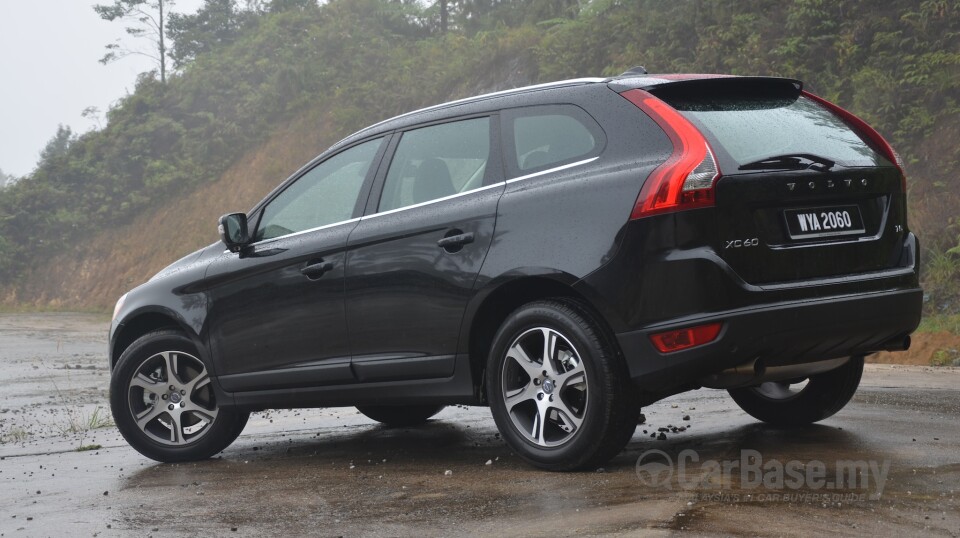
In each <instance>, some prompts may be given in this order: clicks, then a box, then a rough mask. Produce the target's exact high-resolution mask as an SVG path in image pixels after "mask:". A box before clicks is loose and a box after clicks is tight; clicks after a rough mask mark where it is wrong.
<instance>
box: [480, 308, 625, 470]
mask: <svg viewBox="0 0 960 538" xmlns="http://www.w3.org/2000/svg"><path fill="white" fill-rule="evenodd" d="M602 327H603V325H602V322H601V321H600V320H599V319H597V318H596V317H595V316H594V315H592V314H591V312H590V311H589V310H588V309H587V308H585V307H584V306H583V305H581V304H580V303H577V302H574V301H571V300H566V299H551V300H543V301H536V302H532V303H528V304H526V305H524V306H522V307H520V308H519V309H517V310H516V311H514V312H513V313H512V314H510V315H509V316H508V317H507V318H506V319H505V320H504V321H503V323H502V324H501V326H500V329H499V330H498V331H497V334H496V336H495V337H494V340H493V345H492V346H491V351H490V356H489V358H488V362H487V370H486V386H487V399H488V400H489V402H490V409H491V412H492V413H493V418H494V420H495V421H496V423H497V428H498V429H499V430H500V433H501V435H502V436H503V438H504V440H505V441H506V442H507V444H508V445H509V446H510V447H511V448H512V449H513V450H514V451H515V452H516V453H517V454H518V455H520V456H521V457H522V458H523V459H525V460H526V461H528V462H530V463H531V464H533V465H535V466H537V467H540V468H542V469H547V470H551V471H570V470H578V469H589V470H592V469H596V468H597V467H598V466H600V465H602V464H604V463H606V462H607V461H608V460H610V459H611V458H613V457H614V456H616V455H617V454H618V453H619V452H620V451H621V450H623V447H624V446H626V444H627V442H628V441H629V440H630V438H631V437H632V436H633V432H634V430H635V429H636V427H637V417H638V414H639V406H638V401H637V397H636V390H635V389H634V387H633V385H632V383H630V381H629V379H630V377H629V375H628V373H627V370H626V366H625V364H624V362H623V360H622V359H621V357H620V356H619V354H618V353H617V351H616V349H617V348H616V347H615V346H614V345H613V344H612V342H611V339H610V337H609V336H608V335H607V333H606V332H605V331H604V330H603V328H602ZM537 331H539V336H538V332H537ZM548 339H551V341H553V342H554V344H553V345H552V347H551V345H550V344H548V343H547V342H548ZM541 341H542V344H539V345H540V346H541V349H540V352H539V361H538V360H537V357H535V356H534V355H536V354H537V352H536V349H537V346H538V343H539V342H541ZM547 349H552V351H551V352H550V356H551V357H552V359H553V360H552V361H551V363H550V365H549V366H548V367H545V366H544V361H543V356H544V355H545V354H546V353H547V351H546V350H547ZM526 350H529V353H528V352H527V351H526ZM543 372H547V373H546V374H544V373H543ZM581 374H583V375H581ZM531 376H536V377H531ZM552 397H555V398H552ZM508 400H509V403H508ZM508 405H509V406H510V408H509V410H508ZM531 406H532V407H531ZM541 417H543V418H541ZM577 421H579V423H577ZM528 426H529V427H530V428H529V430H528V429H527V427H528Z"/></svg>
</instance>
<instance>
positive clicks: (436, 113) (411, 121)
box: [325, 72, 766, 153]
mask: <svg viewBox="0 0 960 538" xmlns="http://www.w3.org/2000/svg"><path fill="white" fill-rule="evenodd" d="M718 78H754V77H738V76H735V75H721V74H636V73H633V72H627V73H624V74H623V75H621V76H617V77H606V78H602V77H587V78H575V79H568V80H559V81H556V82H547V83H544V84H534V85H531V86H523V87H519V88H512V89H508V90H502V91H496V92H492V93H485V94H482V95H476V96H472V97H466V98H464V99H457V100H455V101H449V102H446V103H440V104H437V105H432V106H428V107H425V108H421V109H417V110H413V111H411V112H406V113H404V114H400V115H399V116H394V117H392V118H388V119H386V120H383V121H381V122H378V123H375V124H373V125H371V126H369V127H365V128H363V129H361V130H359V131H357V132H355V133H353V134H351V135H350V136H347V137H346V138H344V139H343V140H341V141H339V142H337V143H336V144H334V145H333V146H332V147H331V148H330V149H331V150H335V149H339V148H340V147H343V146H345V145H348V144H351V143H353V142H355V141H358V140H361V139H364V138H367V137H369V136H376V135H380V134H384V133H387V132H390V131H392V130H395V129H402V128H405V127H408V126H410V125H415V124H417V123H421V122H425V121H433V120H435V119H441V118H442V117H443V116H445V114H442V113H443V111H447V110H449V109H452V108H456V107H465V108H466V109H471V110H470V111H468V110H466V109H465V110H464V113H465V114H469V113H472V112H480V108H479V107H470V106H469V105H476V104H479V103H483V102H485V101H489V100H493V99H500V98H509V97H515V96H521V95H523V94H529V93H535V92H540V91H544V90H553V89H561V88H571V87H578V86H581V87H582V86H590V85H600V84H603V85H607V86H609V87H610V88H611V89H613V90H615V91H618V92H621V91H625V90H627V89H632V88H643V89H651V88H655V87H657V86H663V85H667V84H673V83H678V82H690V81H696V80H703V79H718ZM756 78H766V77H756ZM473 109H475V110H473ZM325 153H326V152H325Z"/></svg>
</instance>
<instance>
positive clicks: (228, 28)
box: [167, 0, 245, 68]
mask: <svg viewBox="0 0 960 538" xmlns="http://www.w3.org/2000/svg"><path fill="white" fill-rule="evenodd" d="M244 20H245V13H244V12H242V11H240V9H239V8H238V7H237V2H236V0H205V1H204V3H203V6H201V7H200V9H198V10H197V12H196V13H195V14H193V15H186V14H180V13H173V14H171V15H170V19H169V22H168V24H167V37H169V38H170V40H171V41H173V47H172V48H171V51H170V57H171V58H172V59H173V65H174V67H177V68H180V67H183V66H184V65H185V64H187V63H189V62H190V61H192V60H193V59H194V58H196V57H197V55H199V54H203V53H206V52H209V51H210V50H213V49H215V48H217V47H220V46H224V45H229V44H230V43H233V42H234V41H235V40H236V38H237V36H238V35H239V34H240V30H241V28H242V27H243V23H244Z"/></svg>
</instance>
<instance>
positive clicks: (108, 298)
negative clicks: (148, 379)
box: [4, 118, 339, 310]
mask: <svg viewBox="0 0 960 538" xmlns="http://www.w3.org/2000/svg"><path fill="white" fill-rule="evenodd" d="M338 139H339V134H338V133H334V132H330V131H329V130H326V129H324V128H323V122H320V123H318V122H317V121H316V120H313V119H307V118H304V119H300V120H296V121H293V122H291V123H290V124H289V125H287V126H286V127H285V128H283V129H281V130H279V131H278V132H277V133H276V134H275V135H273V136H272V137H271V138H270V139H269V140H268V141H267V142H266V143H264V144H262V145H261V146H259V147H257V148H255V149H254V150H252V151H250V152H247V153H246V154H245V155H244V156H243V157H241V158H240V160H239V161H237V162H236V163H235V164H234V165H233V166H231V167H230V169H229V170H228V171H227V172H226V173H224V174H223V175H222V176H221V177H220V178H219V179H217V180H216V181H213V182H211V183H207V184H205V185H202V186H200V187H199V188H197V189H196V190H194V191H192V192H189V193H184V194H181V195H179V196H176V197H174V198H172V199H169V200H163V201H162V203H161V204H158V206H157V207H154V208H148V209H147V210H145V211H143V212H142V214H140V215H139V216H138V217H136V218H134V220H133V221H132V222H130V223H129V224H125V225H122V226H117V227H115V228H111V229H107V230H103V231H101V232H100V233H98V234H96V235H94V236H93V237H91V238H90V239H89V240H82V241H80V242H79V243H78V244H76V245H73V246H72V247H70V248H68V249H66V252H63V253H60V254H58V255H56V256H55V257H53V258H52V259H51V260H50V261H49V262H48V263H45V264H42V265H40V266H39V267H37V268H36V269H35V270H34V271H32V272H31V274H30V277H29V278H28V279H26V281H25V282H24V284H23V286H22V287H21V288H20V289H15V290H11V291H10V295H8V296H7V297H5V299H4V301H5V302H7V303H14V304H21V305H32V306H35V307H42V308H55V309H96V310H108V309H110V308H112V307H113V304H114V303H115V302H116V300H117V299H118V298H119V297H120V295H122V294H123V293H124V292H126V291H127V290H129V289H130V288H132V287H134V286H136V285H139V284H141V283H143V282H144V281H146V280H147V279H148V278H149V277H150V276H151V275H153V274H154V273H156V272H157V271H159V270H160V269H162V268H163V267H165V266H167V265H169V264H170V263H171V262H173V261H174V260H176V259H178V258H179V257H181V256H184V255H186V254H188V253H190V252H192V251H194V250H196V249H198V248H200V247H203V246H205V245H208V244H210V243H212V242H213V241H217V240H219V239H218V237H217V218H218V217H219V216H220V215H223V214H225V213H230V212H234V211H246V210H248V209H250V208H251V207H252V206H253V204H255V203H256V202H257V201H259V200H260V199H261V198H263V196H264V195H265V194H266V193H268V192H269V191H270V190H271V189H273V187H275V186H276V185H277V184H278V183H279V182H280V181H282V180H283V179H284V178H286V177H287V176H288V175H289V174H290V173H292V172H294V171H295V170H296V169H297V168H299V167H300V166H301V165H302V164H303V163H305V162H306V161H307V160H309V159H310V158H312V157H314V156H316V155H317V154H318V153H320V152H321V151H322V150H323V149H325V148H326V147H327V146H329V145H330V144H332V143H333V142H336V141H337V140H338Z"/></svg>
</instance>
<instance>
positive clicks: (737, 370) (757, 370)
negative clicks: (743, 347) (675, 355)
mask: <svg viewBox="0 0 960 538" xmlns="http://www.w3.org/2000/svg"><path fill="white" fill-rule="evenodd" d="M761 374H763V364H762V363H761V362H760V361H759V360H757V359H753V360H752V361H750V362H746V363H743V364H741V365H738V366H734V367H733V368H727V369H726V370H724V371H722V372H718V373H716V374H710V375H708V376H706V377H703V378H701V379H700V380H699V381H698V382H699V383H700V385H702V386H704V387H707V388H711V389H726V388H733V387H740V386H743V385H748V384H750V382H751V381H752V380H754V379H757V378H758V377H759V376H760V375H761Z"/></svg>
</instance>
